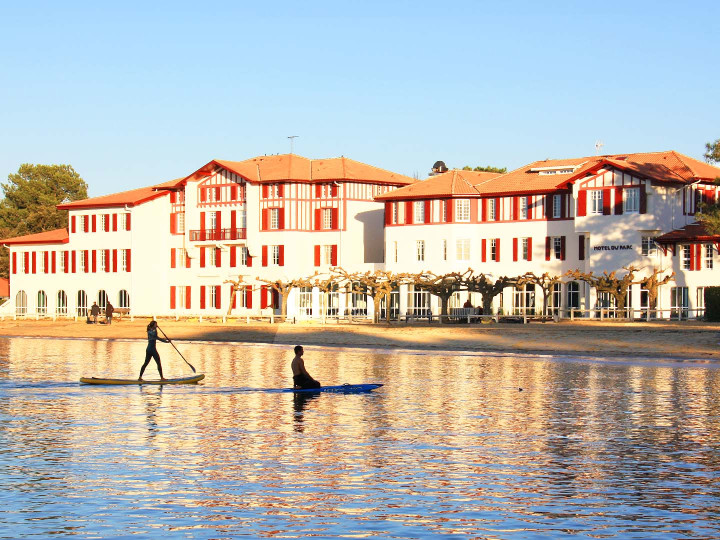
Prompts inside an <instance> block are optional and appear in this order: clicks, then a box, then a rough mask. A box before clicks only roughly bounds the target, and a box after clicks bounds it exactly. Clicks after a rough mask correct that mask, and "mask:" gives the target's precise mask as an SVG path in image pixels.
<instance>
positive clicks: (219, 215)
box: [215, 212, 222, 240]
mask: <svg viewBox="0 0 720 540" xmlns="http://www.w3.org/2000/svg"><path fill="white" fill-rule="evenodd" d="M215 230H216V231H218V235H217V236H216V237H215V238H216V239H218V240H221V238H220V234H219V232H220V231H221V230H222V212H215Z"/></svg>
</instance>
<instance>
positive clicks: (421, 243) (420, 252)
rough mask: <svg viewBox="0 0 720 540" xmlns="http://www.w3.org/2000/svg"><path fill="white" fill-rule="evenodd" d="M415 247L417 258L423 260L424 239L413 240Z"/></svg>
mask: <svg viewBox="0 0 720 540" xmlns="http://www.w3.org/2000/svg"><path fill="white" fill-rule="evenodd" d="M415 249H416V252H417V260H418V261H419V262H422V261H424V260H425V240H418V241H417V242H415Z"/></svg>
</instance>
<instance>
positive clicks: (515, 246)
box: [513, 238, 518, 261]
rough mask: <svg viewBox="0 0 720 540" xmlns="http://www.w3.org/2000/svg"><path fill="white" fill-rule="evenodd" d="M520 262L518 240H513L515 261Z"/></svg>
mask: <svg viewBox="0 0 720 540" xmlns="http://www.w3.org/2000/svg"><path fill="white" fill-rule="evenodd" d="M517 260H518V239H517V238H513V261H517Z"/></svg>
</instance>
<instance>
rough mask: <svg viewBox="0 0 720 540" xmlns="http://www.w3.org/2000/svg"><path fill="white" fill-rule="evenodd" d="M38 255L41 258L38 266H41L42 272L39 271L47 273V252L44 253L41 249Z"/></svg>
mask: <svg viewBox="0 0 720 540" xmlns="http://www.w3.org/2000/svg"><path fill="white" fill-rule="evenodd" d="M37 257H38V259H39V261H38V266H40V272H39V273H40V274H46V273H47V268H45V253H43V252H42V251H39V252H38V254H37Z"/></svg>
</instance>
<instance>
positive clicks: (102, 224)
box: [100, 214, 108, 231]
mask: <svg viewBox="0 0 720 540" xmlns="http://www.w3.org/2000/svg"><path fill="white" fill-rule="evenodd" d="M107 229H108V226H107V214H100V230H101V231H105V230H107Z"/></svg>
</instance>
